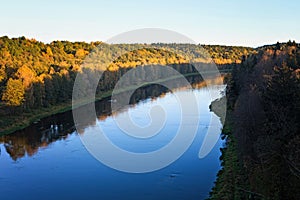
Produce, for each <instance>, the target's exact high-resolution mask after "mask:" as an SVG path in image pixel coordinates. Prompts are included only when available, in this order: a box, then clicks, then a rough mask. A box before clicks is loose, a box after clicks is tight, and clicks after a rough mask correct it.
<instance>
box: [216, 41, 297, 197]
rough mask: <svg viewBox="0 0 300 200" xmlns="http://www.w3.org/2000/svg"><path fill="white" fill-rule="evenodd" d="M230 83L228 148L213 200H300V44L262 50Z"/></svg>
mask: <svg viewBox="0 0 300 200" xmlns="http://www.w3.org/2000/svg"><path fill="white" fill-rule="evenodd" d="M227 84H228V85H227V100H228V115H227V118H226V123H225V126H224V129H223V137H224V138H227V144H226V146H225V148H224V149H222V152H223V153H222V157H221V160H222V165H223V169H222V170H221V171H220V173H219V175H218V176H219V177H218V180H217V182H216V186H215V187H214V189H213V190H212V192H211V199H298V198H299V196H300V159H299V158H300V145H299V144H300V135H299V133H300V123H299V121H300V45H299V44H297V43H295V42H291V41H289V42H287V43H281V44H280V43H277V44H275V45H269V46H264V47H262V48H260V50H259V51H258V53H257V54H256V55H250V56H248V57H247V58H245V60H244V62H243V63H242V64H241V66H240V67H239V68H234V70H233V72H232V75H231V78H229V80H228V83H227Z"/></svg>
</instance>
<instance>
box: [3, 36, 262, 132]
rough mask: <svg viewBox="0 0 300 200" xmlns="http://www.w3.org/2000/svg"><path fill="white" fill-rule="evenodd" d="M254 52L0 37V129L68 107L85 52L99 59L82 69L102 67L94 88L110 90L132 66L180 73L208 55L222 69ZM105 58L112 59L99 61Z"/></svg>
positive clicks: (90, 70)
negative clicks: (160, 67)
mask: <svg viewBox="0 0 300 200" xmlns="http://www.w3.org/2000/svg"><path fill="white" fill-rule="evenodd" d="M99 46H101V48H102V49H101V52H99V51H100V50H99V49H100V48H99ZM97 51H98V52H97ZM255 52H256V50H255V49H253V48H248V47H232V46H218V45H214V46H211V45H203V47H202V46H200V45H193V44H161V43H158V44H113V45H109V44H105V43H102V42H91V43H86V42H68V41H54V42H51V43H50V44H45V43H42V42H39V41H36V40H35V39H27V38H25V37H19V38H8V37H6V36H4V37H1V38H0V134H1V133H2V134H4V133H9V132H13V131H14V130H17V129H20V128H23V127H26V126H27V125H29V124H30V123H32V122H34V121H35V120H38V119H39V118H42V117H44V116H48V115H51V114H54V113H57V112H60V111H64V110H66V109H70V106H71V103H70V102H71V99H72V90H73V85H74V80H75V78H76V75H77V73H80V72H81V70H82V69H81V68H80V66H81V65H82V64H83V62H84V61H85V62H87V61H86V60H88V59H85V58H86V57H87V56H88V55H94V54H96V55H97V56H98V57H97V58H98V59H99V63H100V64H99V66H97V64H96V65H95V64H94V65H93V66H91V67H87V68H85V69H86V70H87V71H85V73H86V74H88V76H89V75H90V76H93V75H94V72H95V71H94V70H102V71H104V74H103V77H102V79H101V80H100V81H99V85H98V89H97V93H98V94H100V93H101V94H103V93H106V95H109V91H111V90H112V89H113V88H114V85H115V84H116V82H117V80H118V79H119V78H120V77H121V76H122V75H123V74H124V73H126V71H128V70H130V69H131V68H134V67H136V66H145V65H150V64H151V65H158V64H160V65H166V64H168V65H171V66H172V67H173V68H175V69H176V70H177V71H179V72H180V73H181V74H189V73H194V72H195V70H194V69H193V67H192V66H191V65H189V64H187V63H188V62H189V61H190V60H193V61H194V62H204V63H205V62H210V60H209V59H210V57H211V58H212V59H213V61H214V62H215V63H216V64H218V65H219V66H220V68H222V67H223V68H228V67H231V65H235V64H239V63H241V61H242V59H243V57H244V56H245V55H249V54H251V53H255ZM118 55H119V56H118ZM107 61H111V62H108V63H107V65H105V64H103V63H105V62H107ZM101 62H102V63H101ZM85 64H86V63H85ZM87 64H88V63H87ZM100 65H101V66H100ZM103 66H104V67H103ZM152 67H153V66H152ZM154 67H155V66H154ZM144 69H145V70H144V72H143V74H139V75H137V76H136V78H137V79H138V78H141V76H147V75H150V74H151V67H150V70H149V67H145V68H144ZM152 71H153V70H152Z"/></svg>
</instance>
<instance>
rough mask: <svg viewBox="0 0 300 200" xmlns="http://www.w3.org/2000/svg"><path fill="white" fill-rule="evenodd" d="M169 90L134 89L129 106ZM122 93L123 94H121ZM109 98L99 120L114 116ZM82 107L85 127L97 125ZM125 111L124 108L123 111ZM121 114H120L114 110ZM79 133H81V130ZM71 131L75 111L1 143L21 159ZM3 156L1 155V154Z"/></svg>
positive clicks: (195, 80) (197, 82)
mask: <svg viewBox="0 0 300 200" xmlns="http://www.w3.org/2000/svg"><path fill="white" fill-rule="evenodd" d="M187 80H188V81H189V82H190V83H191V85H192V87H193V88H201V87H204V86H206V83H205V82H203V81H202V78H201V76H190V77H187ZM222 81H223V80H212V81H211V83H208V84H220V83H222ZM184 89H185V88H184V87H180V88H177V90H184ZM169 92H170V91H169V90H168V89H167V88H165V87H164V86H162V85H159V84H152V85H148V86H144V87H141V88H138V89H137V90H135V91H134V93H133V95H132V96H131V99H130V105H131V106H133V107H134V106H135V105H136V104H137V103H138V102H140V101H143V100H146V99H150V100H151V101H155V99H156V98H159V97H163V96H164V95H166V94H167V93H169ZM120 95H122V94H120ZM111 103H113V100H111V99H110V98H105V99H102V100H101V101H98V102H96V103H95V107H96V115H97V118H98V120H100V121H104V120H105V119H106V118H107V117H109V116H111V115H112V112H111ZM77 109H81V110H82V113H83V116H82V118H83V119H84V124H82V126H81V127H82V128H84V127H87V126H90V125H95V123H96V119H94V118H91V116H90V115H89V113H90V111H89V110H87V109H86V107H85V106H82V107H80V108H77ZM122 112H124V110H122ZM113 114H116V115H117V114H118V113H113ZM79 132H81V131H80V130H79ZM72 134H77V132H76V131H75V127H74V121H73V116H72V111H67V112H64V113H60V114H56V115H53V116H49V117H46V118H44V119H42V120H40V121H38V122H36V123H34V124H32V125H30V126H29V127H27V128H25V129H23V130H20V131H17V132H15V133H13V134H10V135H4V136H1V137H0V144H1V143H2V144H3V146H4V148H5V150H6V152H7V153H8V154H9V156H10V157H11V158H12V159H13V160H15V161H16V160H18V159H19V158H22V157H24V156H26V155H27V156H33V155H34V154H36V153H37V152H38V151H39V149H40V148H44V147H47V146H48V145H50V144H51V143H54V142H56V141H60V140H65V139H66V138H68V137H69V136H70V135H72ZM0 155H1V154H0Z"/></svg>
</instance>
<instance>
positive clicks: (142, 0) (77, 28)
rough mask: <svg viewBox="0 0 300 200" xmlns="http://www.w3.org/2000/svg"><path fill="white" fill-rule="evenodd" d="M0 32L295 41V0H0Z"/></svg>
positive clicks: (299, 36)
mask: <svg viewBox="0 0 300 200" xmlns="http://www.w3.org/2000/svg"><path fill="white" fill-rule="evenodd" d="M0 10H1V11H0V35H1V36H3V35H7V36H9V37H19V36H23V35H24V36H25V37H27V38H35V39H37V40H40V41H43V42H51V41H53V40H70V41H105V40H107V39H109V38H110V37H112V36H114V35H116V34H120V33H122V32H124V31H130V30H134V29H139V28H164V29H169V30H173V31H177V32H179V33H181V34H184V35H186V36H188V37H190V38H191V39H193V40H194V41H196V42H197V43H200V44H225V45H244V46H254V47H256V46H261V45H264V44H271V43H275V42H277V41H287V40H289V39H291V40H296V42H300V11H299V10H300V1H299V0H286V1H285V0H223V1H221V0H205V1H202V0H181V1H179V0H123V1H122V0H97V1H96V0H19V1H17V0H6V1H4V0H0Z"/></svg>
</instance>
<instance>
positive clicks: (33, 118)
mask: <svg viewBox="0 0 300 200" xmlns="http://www.w3.org/2000/svg"><path fill="white" fill-rule="evenodd" d="M197 75H199V74H198V73H190V74H185V75H184V76H185V77H190V76H197ZM180 77H181V75H179V76H171V77H168V78H165V79H159V80H157V81H154V82H147V83H143V84H141V85H139V86H138V87H143V86H146V85H151V84H158V83H163V82H166V81H170V80H175V79H177V78H180ZM134 88H135V87H128V88H126V89H123V90H119V91H114V93H115V94H118V93H122V92H126V91H130V90H132V89H134ZM111 95H112V90H110V91H107V92H104V93H102V94H101V95H98V96H96V97H95V100H96V101H101V100H102V99H104V98H108V97H110V96H111ZM91 102H92V101H83V102H79V103H77V104H76V105H73V107H75V108H76V107H80V106H83V105H86V104H88V103H91ZM69 110H72V102H71V101H70V102H66V103H62V104H59V105H53V106H50V107H49V108H40V109H33V110H31V111H30V112H24V113H22V114H21V115H18V116H17V115H16V116H2V119H0V120H6V121H7V122H8V123H9V124H10V125H9V126H5V127H1V128H0V136H1V135H7V134H11V133H13V132H15V131H18V130H22V129H24V128H26V127H27V126H29V125H30V124H32V123H35V122H37V121H39V120H41V119H43V118H45V117H48V116H51V115H55V114H59V113H63V112H66V111H69Z"/></svg>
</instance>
